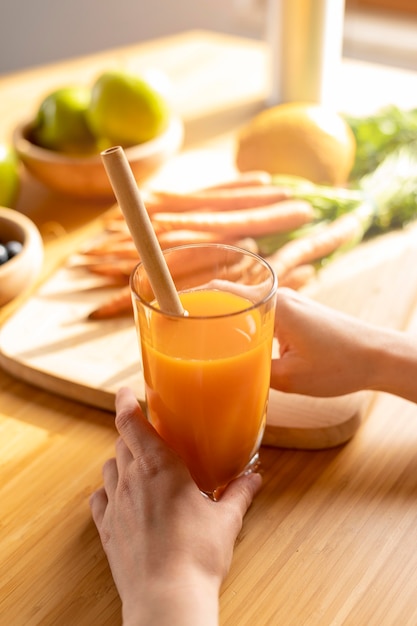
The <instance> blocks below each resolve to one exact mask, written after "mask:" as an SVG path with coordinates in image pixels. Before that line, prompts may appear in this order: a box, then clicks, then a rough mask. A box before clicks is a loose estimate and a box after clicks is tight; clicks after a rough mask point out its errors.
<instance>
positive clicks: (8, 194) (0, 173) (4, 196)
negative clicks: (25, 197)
mask: <svg viewBox="0 0 417 626" xmlns="http://www.w3.org/2000/svg"><path fill="white" fill-rule="evenodd" d="M19 188H20V161H19V158H18V156H17V154H16V152H15V151H14V149H13V148H12V147H11V146H9V145H8V144H5V143H2V144H0V206H4V207H6V208H11V209H12V208H13V207H14V205H15V202H16V199H17V195H18V192H19Z"/></svg>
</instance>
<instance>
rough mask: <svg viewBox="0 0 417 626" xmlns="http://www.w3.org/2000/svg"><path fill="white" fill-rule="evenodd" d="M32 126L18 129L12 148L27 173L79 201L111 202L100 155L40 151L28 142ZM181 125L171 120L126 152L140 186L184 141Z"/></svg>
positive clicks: (178, 119)
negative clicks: (153, 134) (157, 131)
mask: <svg viewBox="0 0 417 626" xmlns="http://www.w3.org/2000/svg"><path fill="white" fill-rule="evenodd" d="M31 126H32V124H31V122H29V123H24V124H21V125H19V126H18V127H17V128H16V129H15V131H14V134H13V144H14V147H15V149H16V152H17V154H18V155H19V157H20V159H21V160H22V162H23V163H24V165H25V166H26V168H27V169H28V171H29V172H30V173H31V174H32V175H33V176H34V177H35V178H37V179H38V180H40V181H41V182H42V183H43V184H45V185H46V186H47V187H49V188H50V189H53V190H54V191H57V192H59V193H63V194H66V195H71V196H75V197H79V198H90V199H105V198H114V194H113V190H112V188H111V185H110V182H109V179H108V177H107V174H106V171H105V169H104V166H103V163H102V160H101V157H100V155H99V154H97V155H92V156H85V157H73V156H68V155H65V154H63V153H60V152H55V151H53V150H46V149H45V148H41V147H39V146H37V145H36V144H34V143H32V142H31V141H30V140H29V136H30V130H31ZM183 134H184V129H183V124H182V121H181V119H180V118H178V117H172V118H171V121H170V123H169V125H168V128H167V130H166V131H165V132H164V133H162V134H161V135H159V136H158V137H156V138H155V139H152V140H151V141H146V142H144V143H142V144H138V145H136V146H132V147H129V148H125V154H126V157H127V159H128V161H129V163H130V165H131V168H132V171H133V174H134V176H135V179H136V180H137V182H138V183H139V184H140V183H143V182H144V181H145V180H146V179H148V178H149V177H150V176H152V174H154V173H155V172H156V171H157V170H158V168H160V167H161V166H162V165H163V164H164V163H165V162H166V161H167V159H169V157H171V156H172V155H173V154H175V152H177V151H178V150H179V148H180V147H181V145H182V141H183Z"/></svg>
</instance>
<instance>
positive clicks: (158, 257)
mask: <svg viewBox="0 0 417 626" xmlns="http://www.w3.org/2000/svg"><path fill="white" fill-rule="evenodd" d="M101 158H102V161H103V164H104V167H105V169H106V172H107V176H108V177H109V180H110V183H111V185H112V187H113V191H114V195H115V196H116V199H117V202H118V204H119V206H120V209H121V210H122V213H123V215H124V217H125V220H126V223H127V225H128V228H129V230H130V234H131V235H132V238H133V242H134V244H135V246H136V249H137V251H138V252H139V255H140V258H141V261H142V262H143V266H144V268H145V271H146V273H147V275H148V278H149V282H150V284H151V286H152V289H153V292H154V294H155V298H156V300H157V302H158V304H159V307H160V309H161V311H164V312H166V313H172V314H176V315H184V309H183V307H182V304H181V301H180V299H179V297H178V293H177V290H176V288H175V285H174V281H173V280H172V276H171V274H170V272H169V269H168V266H167V264H166V261H165V258H164V255H163V254H162V250H161V247H160V245H159V241H158V239H157V237H156V234H155V231H154V229H153V226H152V222H151V220H150V218H149V215H148V212H147V210H146V207H145V205H144V203H143V200H142V198H141V195H140V193H139V189H138V186H137V183H136V180H135V178H134V176H133V173H132V169H131V167H130V165H129V162H128V160H127V158H126V155H125V153H124V151H123V149H122V148H121V147H120V146H115V147H113V148H109V149H108V150H104V151H103V152H102V153H101Z"/></svg>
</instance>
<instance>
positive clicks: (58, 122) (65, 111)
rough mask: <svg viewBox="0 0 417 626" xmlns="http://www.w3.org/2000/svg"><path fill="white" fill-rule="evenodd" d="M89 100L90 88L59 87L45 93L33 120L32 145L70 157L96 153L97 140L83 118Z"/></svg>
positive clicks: (84, 117)
mask: <svg viewBox="0 0 417 626" xmlns="http://www.w3.org/2000/svg"><path fill="white" fill-rule="evenodd" d="M90 97H91V90H90V88H88V87H84V86H69V87H62V88H60V89H57V90H56V91H53V92H51V93H50V94H48V95H47V96H46V97H45V98H44V100H43V101H42V102H41V104H40V106H39V109H38V112H37V115H36V118H35V124H34V128H33V131H32V137H33V140H34V141H35V143H37V144H38V145H39V146H41V147H43V148H47V149H48V150H57V151H59V152H65V153H69V154H83V153H90V152H96V151H97V146H96V141H95V138H94V136H93V134H92V133H91V131H90V128H89V125H88V122H87V118H86V112H87V109H88V106H89V103H90Z"/></svg>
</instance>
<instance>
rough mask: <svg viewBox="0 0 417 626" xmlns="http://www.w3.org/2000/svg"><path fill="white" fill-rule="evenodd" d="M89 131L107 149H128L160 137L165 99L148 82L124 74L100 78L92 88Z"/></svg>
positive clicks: (165, 116) (166, 107)
mask: <svg viewBox="0 0 417 626" xmlns="http://www.w3.org/2000/svg"><path fill="white" fill-rule="evenodd" d="M87 115H88V121H89V124H90V128H91V130H92V131H93V133H94V134H95V135H96V137H97V138H100V139H102V140H105V141H107V142H108V143H109V144H110V145H122V146H129V145H134V144H138V143H143V142H145V141H149V140H151V139H154V138H155V137H157V136H158V135H160V134H161V133H162V132H163V131H164V130H165V129H166V127H167V125H168V121H169V117H170V110H169V105H168V101H167V99H166V98H165V97H164V95H162V93H160V92H159V91H158V90H157V89H156V88H155V87H154V86H153V85H152V84H151V83H150V82H149V81H148V80H146V79H145V78H144V77H141V76H139V75H137V74H134V73H132V72H128V71H123V70H114V71H108V72H105V73H103V74H101V75H100V76H99V77H98V78H97V80H96V81H95V83H94V85H93V87H92V93H91V101H90V106H89V109H88V114H87Z"/></svg>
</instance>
